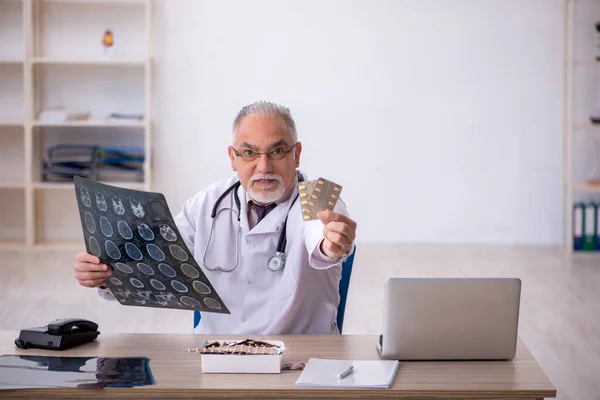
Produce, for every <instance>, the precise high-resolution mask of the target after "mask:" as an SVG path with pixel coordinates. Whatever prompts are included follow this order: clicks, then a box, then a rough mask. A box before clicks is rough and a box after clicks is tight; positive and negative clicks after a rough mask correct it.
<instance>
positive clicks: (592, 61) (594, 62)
mask: <svg viewBox="0 0 600 400" xmlns="http://www.w3.org/2000/svg"><path fill="white" fill-rule="evenodd" d="M599 64H600V61H598V60H596V59H595V58H589V59H585V60H578V61H574V62H573V63H572V64H571V65H573V66H574V67H590V66H592V65H599Z"/></svg>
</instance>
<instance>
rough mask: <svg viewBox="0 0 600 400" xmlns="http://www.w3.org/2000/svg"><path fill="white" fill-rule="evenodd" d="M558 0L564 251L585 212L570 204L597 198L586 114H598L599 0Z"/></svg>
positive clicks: (599, 143) (596, 153)
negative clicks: (561, 17) (562, 57)
mask: <svg viewBox="0 0 600 400" xmlns="http://www.w3.org/2000/svg"><path fill="white" fill-rule="evenodd" d="M563 4H564V17H565V21H564V28H565V35H564V39H565V40H564V50H565V52H564V54H565V101H564V112H565V117H564V133H565V135H564V163H565V165H564V182H565V185H564V187H565V195H564V200H565V218H564V221H565V228H566V229H565V231H566V232H565V236H566V237H565V243H566V250H567V251H568V252H569V253H579V252H580V250H575V249H574V242H575V241H574V234H575V229H574V226H575V225H578V226H579V222H581V218H588V217H589V215H587V214H586V213H584V214H583V215H581V214H578V215H577V216H574V210H573V205H574V204H575V203H585V204H589V203H596V204H600V184H598V182H599V181H598V180H599V179H600V124H596V123H593V122H592V121H591V116H592V115H593V116H600V61H598V59H597V57H599V56H600V32H598V31H597V29H596V24H598V23H600V1H590V0H565V1H564V3H563ZM576 221H577V222H576ZM590 222H591V224H594V222H592V221H591V220H590V219H588V220H587V224H588V225H591V224H590ZM595 254H600V251H598V250H596V251H595Z"/></svg>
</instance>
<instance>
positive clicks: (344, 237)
mask: <svg viewBox="0 0 600 400" xmlns="http://www.w3.org/2000/svg"><path fill="white" fill-rule="evenodd" d="M317 218H319V219H320V220H321V221H323V238H324V240H323V242H322V243H321V251H323V253H325V255H327V256H328V257H330V258H332V259H334V260H337V259H339V258H340V257H342V256H343V255H344V254H346V253H347V252H348V250H350V248H351V246H352V242H353V241H354V238H355V237H356V222H354V221H353V220H352V219H350V218H348V217H347V216H345V215H344V214H340V213H336V212H332V211H321V212H320V213H318V214H317Z"/></svg>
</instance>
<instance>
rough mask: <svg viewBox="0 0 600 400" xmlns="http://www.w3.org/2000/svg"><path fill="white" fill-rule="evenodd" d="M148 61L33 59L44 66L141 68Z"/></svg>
mask: <svg viewBox="0 0 600 400" xmlns="http://www.w3.org/2000/svg"><path fill="white" fill-rule="evenodd" d="M147 61H150V59H134V60H127V59H122V60H119V59H102V58H98V59H93V58H89V59H76V58H74V59H68V58H33V59H32V60H31V62H32V63H34V64H44V65H108V66H111V65H112V66H119V65H124V66H139V67H143V66H144V65H145V64H146V62H147Z"/></svg>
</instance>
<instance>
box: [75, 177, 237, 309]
mask: <svg viewBox="0 0 600 400" xmlns="http://www.w3.org/2000/svg"><path fill="white" fill-rule="evenodd" d="M74 181H75V194H76V197H77V204H78V206H79V215H80V217H81V226H82V229H83V236H84V238H85V246H86V249H87V251H88V252H89V253H90V254H93V255H95V256H97V257H98V258H100V260H101V261H102V262H103V263H105V264H106V265H108V266H110V268H111V269H112V275H111V276H110V277H109V278H108V279H107V280H106V283H105V285H106V286H107V287H108V288H109V289H110V290H111V291H112V293H113V294H114V295H115V297H116V298H117V300H118V301H119V302H120V303H121V304H123V305H128V306H141V307H155V308H176V309H184V310H198V311H201V312H215V313H222V314H230V312H229V310H228V309H227V307H226V306H225V304H224V303H223V301H222V300H221V298H220V297H219V295H218V294H217V292H216V291H215V289H214V288H213V286H212V284H211V283H210V282H209V280H208V278H207V277H206V275H204V273H203V272H202V270H201V269H200V267H199V266H198V264H197V263H196V261H195V260H194V257H192V255H191V253H190V251H189V249H188V248H187V246H186V244H185V243H184V241H183V239H182V238H181V234H180V233H179V230H178V229H177V226H176V225H175V222H174V221H173V217H172V215H171V212H170V211H169V207H168V206H167V202H166V200H165V197H164V196H163V195H162V194H161V193H150V192H142V191H137V190H131V189H124V188H119V187H114V186H109V185H106V184H102V183H98V182H96V181H93V180H90V179H86V178H81V177H79V176H76V177H75V178H74Z"/></svg>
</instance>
